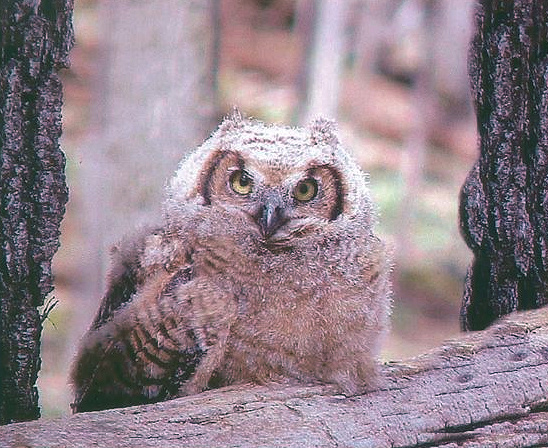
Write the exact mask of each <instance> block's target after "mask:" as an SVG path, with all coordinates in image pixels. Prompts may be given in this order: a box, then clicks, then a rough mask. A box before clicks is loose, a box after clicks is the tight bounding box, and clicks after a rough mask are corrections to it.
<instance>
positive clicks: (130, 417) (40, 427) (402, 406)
mask: <svg viewBox="0 0 548 448" xmlns="http://www.w3.org/2000/svg"><path fill="white" fill-rule="evenodd" d="M382 370H383V384H382V386H381V387H380V388H379V389H378V390H375V391H373V392H370V393H368V394H365V395H360V396H355V397H344V396H341V395H337V394H336V393H335V392H334V390H333V389H332V388H331V387H330V386H306V387H305V386H287V385H286V386H284V385H280V384H276V385H266V386H252V385H243V386H236V387H229V388H224V389H218V390H212V391H208V392H205V393H202V394H199V395H194V396H190V397H184V398H179V399H175V400H171V401H167V402H163V403H157V404H153V405H146V406H135V407H130V408H125V409H114V410H107V411H100V412H89V413H82V414H77V415H73V416H69V417H64V418H58V419H51V420H48V419H40V420H36V421H32V422H25V423H14V424H11V425H6V426H4V427H0V446H1V447H32V448H38V447H69V446H70V447H78V446H101V447H103V446H104V447H106V446H116V447H170V448H171V447H177V446H185V447H227V446H238V447H258V446H276V447H293V446H294V447H303V446H314V447H341V446H344V447H400V448H403V447H405V448H411V447H446V448H449V447H456V446H459V447H466V448H470V447H502V446H504V447H526V446H545V445H547V444H548V308H546V307H545V308H541V309H539V310H535V311H528V312H521V313H516V314H512V315H510V316H508V317H506V318H504V319H502V320H501V321H500V322H499V323H497V324H495V325H494V326H492V327H490V328H488V329H487V330H484V331H481V332H477V333H470V334H467V335H464V336H463V337H461V338H459V339H457V340H453V341H450V342H448V343H446V344H444V345H443V346H441V347H439V348H437V349H435V350H433V351H432V352H429V353H427V354H425V355H422V356H419V357H417V358H413V359H411V360H408V361H405V362H391V363H388V364H385V365H384V366H383V368H382Z"/></svg>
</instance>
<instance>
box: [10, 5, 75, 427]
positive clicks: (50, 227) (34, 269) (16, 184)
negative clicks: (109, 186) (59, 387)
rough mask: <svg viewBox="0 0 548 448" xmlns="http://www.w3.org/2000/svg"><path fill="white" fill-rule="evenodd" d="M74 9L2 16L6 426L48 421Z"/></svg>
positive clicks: (24, 10)
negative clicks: (49, 329) (44, 407)
mask: <svg viewBox="0 0 548 448" xmlns="http://www.w3.org/2000/svg"><path fill="white" fill-rule="evenodd" d="M72 9H73V0H49V1H46V0H43V1H41V2H21V1H16V0H3V1H2V3H1V6H0V63H1V67H0V170H1V171H0V173H1V174H0V176H1V182H0V199H1V201H2V204H1V208H0V229H1V231H0V242H1V247H2V249H1V252H0V424H4V423H9V422H15V421H22V420H31V419H35V418H38V417H39V416H40V411H39V408H38V392H37V389H36V386H35V382H36V378H37V375H38V371H39V369H40V334H41V330H42V322H41V316H40V314H39V311H38V309H37V307H39V306H41V305H42V304H43V303H44V298H45V296H46V294H48V293H49V292H50V291H51V290H52V289H53V286H52V275H51V261H52V258H53V255H54V254H55V252H56V251H57V248H58V246H59V242H58V237H59V225H60V222H61V220H62V218H63V214H64V211H65V204H66V202H67V198H68V191H67V187H66V184H65V174H64V168H65V158H64V155H63V153H62V151H61V150H60V148H59V137H60V135H61V105H62V88H61V82H60V80H59V77H58V75H57V71H58V70H59V69H61V68H63V67H67V66H68V52H69V50H70V48H71V47H72V43H73V30H72Z"/></svg>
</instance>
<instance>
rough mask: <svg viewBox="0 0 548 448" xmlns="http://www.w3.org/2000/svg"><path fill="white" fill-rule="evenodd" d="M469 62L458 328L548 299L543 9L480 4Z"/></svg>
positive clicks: (527, 4)
mask: <svg viewBox="0 0 548 448" xmlns="http://www.w3.org/2000/svg"><path fill="white" fill-rule="evenodd" d="M470 57H471V58H470V74H471V83H472V91H473V96H474V101H475V107H476V113H477V122H478V131H479V135H480V150H481V154H480V156H479V160H478V161H477V163H476V165H475V166H474V168H473V169H472V171H471V172H470V174H469V175H468V178H467V180H466V182H465V184H464V186H463V189H462V192H461V204H460V214H461V216H460V224H461V229H462V233H463V235H464V237H465V239H466V242H467V244H468V246H469V247H470V248H471V249H472V250H473V252H474V260H473V263H472V265H471V266H470V268H469V270H468V274H467V278H466V286H465V293H464V299H463V305H462V312H461V324H462V327H463V329H466V330H480V329H483V328H485V327H486V326H487V325H489V324H490V323H491V322H492V321H493V320H494V319H496V318H497V317H499V316H502V315H504V314H507V313H510V312H511V311H514V310H526V309H531V308H538V307H539V306H541V305H543V304H546V303H547V302H548V298H547V293H546V291H548V264H547V261H546V260H547V257H548V255H547V254H548V247H547V237H548V207H547V206H548V202H547V201H548V86H547V83H548V3H547V2H546V1H544V0H514V1H512V2H506V1H499V0H481V1H480V2H479V5H478V9H477V13H476V34H475V37H474V39H473V41H472V47H471V52H470Z"/></svg>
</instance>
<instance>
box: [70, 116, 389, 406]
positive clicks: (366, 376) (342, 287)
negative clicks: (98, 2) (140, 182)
mask: <svg viewBox="0 0 548 448" xmlns="http://www.w3.org/2000/svg"><path fill="white" fill-rule="evenodd" d="M164 215H165V216H164V223H163V224H162V225H161V226H160V227H158V228H156V229H149V230H146V231H143V232H142V233H141V234H140V235H138V236H137V237H134V238H133V239H130V240H126V241H125V242H123V243H122V244H121V246H120V247H119V248H118V252H117V254H118V255H117V257H116V258H115V260H114V263H113V268H112V270H111V277H110V282H109V287H108V289H107V293H106V295H105V298H104V299H103V304H102V306H101V309H100V311H99V314H98V316H97V318H96V321H95V323H94V325H93V326H92V328H91V329H90V331H89V332H88V334H87V335H86V337H85V339H84V341H83V344H82V348H81V349H80V353H79V355H78V358H77V360H76V363H75V365H74V369H73V374H72V378H73V382H74V384H75V388H76V391H75V392H76V394H75V403H74V409H75V410H76V411H87V410H94V409H102V408H108V407H118V406H126V405H131V404H140V403H146V402H152V401H158V400H162V399H167V398H170V397H174V396H179V395H188V394H192V393H198V392H200V391H202V390H204V389H206V388H210V387H219V386H223V385H228V384H235V383H245V382H256V383H264V382H267V381H271V380H274V381H299V382H305V383H310V382H318V381H319V382H326V383H333V384H336V385H338V386H339V388H340V389H341V391H343V392H345V393H356V392H359V391H363V390H364V389H366V388H367V387H369V386H371V385H373V384H374V382H375V379H376V368H375V358H376V356H377V354H378V350H379V343H380V339H381V338H382V335H383V334H384V332H385V330H386V327H387V324H388V315H389V309H390V283H389V279H388V276H389V271H390V265H389V261H388V259H387V255H386V250H385V247H384V245H383V243H382V242H381V241H380V240H379V239H378V238H377V237H376V236H375V235H374V234H373V230H372V226H373V223H374V222H373V221H374V220H373V213H372V209H371V204H370V201H369V196H368V193H367V186H366V182H365V177H364V175H363V173H361V171H360V170H359V168H358V167H357V166H356V164H355V163H354V162H353V161H352V160H351V159H350V158H349V157H348V155H347V154H346V153H345V152H344V150H342V149H341V148H340V146H339V143H338V141H337V139H336V137H335V135H334V133H333V129H332V125H331V124H330V123H329V122H326V121H323V120H318V121H317V122H315V123H313V124H312V125H311V127H310V128H309V129H291V128H285V127H276V126H267V125H264V124H262V123H260V122H256V121H250V120H243V119H241V118H239V117H234V118H231V119H227V120H225V122H224V123H223V124H222V125H221V127H220V128H219V130H218V131H217V132H216V133H215V134H213V136H212V137H211V138H210V139H209V140H208V141H206V142H205V143H204V145H202V146H201V147H200V148H199V149H198V150H197V151H196V152H195V153H194V154H192V155H191V156H190V157H189V158H188V159H187V160H186V161H184V162H183V163H182V164H181V166H180V167H179V170H178V172H177V173H176V176H175V178H174V179H173V180H172V182H171V184H170V186H169V188H168V192H167V199H166V203H165V213H164Z"/></svg>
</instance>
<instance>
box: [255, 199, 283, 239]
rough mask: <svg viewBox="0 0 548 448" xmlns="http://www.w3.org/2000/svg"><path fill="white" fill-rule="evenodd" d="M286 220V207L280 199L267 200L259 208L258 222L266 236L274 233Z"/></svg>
mask: <svg viewBox="0 0 548 448" xmlns="http://www.w3.org/2000/svg"><path fill="white" fill-rule="evenodd" d="M286 222H287V219H286V217H285V214H284V208H283V207H282V206H281V204H280V202H279V201H276V200H267V201H266V202H265V204H263V205H262V206H261V208H260V209H259V213H258V216H257V223H258V224H259V229H260V231H261V235H262V236H263V237H264V238H268V237H270V236H272V235H274V233H276V230H278V229H279V228H280V227H281V226H282V225H284V224H285V223H286Z"/></svg>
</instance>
